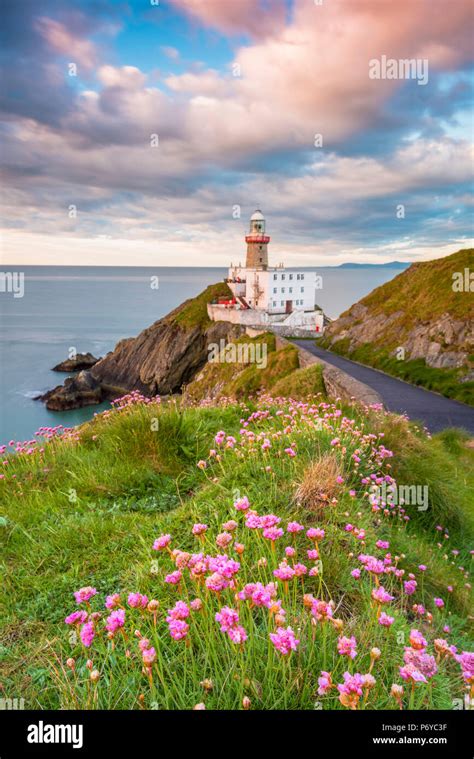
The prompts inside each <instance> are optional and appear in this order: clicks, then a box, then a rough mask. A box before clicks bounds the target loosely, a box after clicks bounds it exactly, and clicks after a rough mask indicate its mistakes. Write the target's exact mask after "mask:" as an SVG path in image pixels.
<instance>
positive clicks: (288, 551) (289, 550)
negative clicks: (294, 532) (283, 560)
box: [285, 546, 296, 559]
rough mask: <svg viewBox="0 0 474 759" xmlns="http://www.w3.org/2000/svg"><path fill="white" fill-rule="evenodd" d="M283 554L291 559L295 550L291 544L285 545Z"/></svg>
mask: <svg viewBox="0 0 474 759" xmlns="http://www.w3.org/2000/svg"><path fill="white" fill-rule="evenodd" d="M285 555H286V556H288V557H289V558H290V559H291V558H292V557H293V556H296V551H295V549H294V548H292V547H291V546H287V547H286V548H285Z"/></svg>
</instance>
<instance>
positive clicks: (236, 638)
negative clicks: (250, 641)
mask: <svg viewBox="0 0 474 759" xmlns="http://www.w3.org/2000/svg"><path fill="white" fill-rule="evenodd" d="M227 634H228V636H229V638H230V639H231V641H232V643H235V644H236V645H240V644H242V643H245V641H246V640H247V637H248V636H247V633H246V631H245V629H244V628H243V627H242V625H237V627H231V628H230V630H228V631H227Z"/></svg>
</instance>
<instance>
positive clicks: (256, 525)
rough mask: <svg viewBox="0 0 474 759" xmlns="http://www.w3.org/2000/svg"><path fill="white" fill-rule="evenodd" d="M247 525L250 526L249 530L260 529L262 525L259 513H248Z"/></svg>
mask: <svg viewBox="0 0 474 759" xmlns="http://www.w3.org/2000/svg"><path fill="white" fill-rule="evenodd" d="M245 526H246V527H248V528H249V530H258V529H260V527H261V526H262V521H261V517H259V516H258V514H255V513H252V514H247V517H246V519H245Z"/></svg>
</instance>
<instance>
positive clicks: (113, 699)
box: [0, 373, 474, 708]
mask: <svg viewBox="0 0 474 759" xmlns="http://www.w3.org/2000/svg"><path fill="white" fill-rule="evenodd" d="M296 377H297V373H295V374H294V375H293V379H292V380H291V381H294V382H295V383H296V384H298V383H297V379H296ZM253 408H255V406H254V404H253V402H250V403H248V404H246V407H242V406H240V405H227V404H225V405H224V406H223V407H209V408H188V409H185V410H183V411H182V412H180V411H179V409H178V408H177V407H176V406H174V405H168V406H166V407H162V408H160V407H158V406H157V405H156V404H148V405H137V406H133V407H130V408H127V409H125V410H123V411H120V412H111V413H110V414H107V415H101V416H98V417H96V418H95V420H94V421H92V422H90V423H87V424H85V425H83V426H82V427H81V428H80V432H79V441H77V442H75V441H74V440H72V441H53V442H52V443H50V444H48V445H47V446H46V449H45V452H44V454H43V455H42V456H41V457H40V456H38V455H33V456H18V457H16V458H15V459H14V460H12V462H11V463H10V464H9V465H8V467H7V469H8V477H7V478H6V479H4V480H2V481H1V482H0V488H1V499H2V514H3V515H4V517H5V519H4V520H3V522H2V527H1V528H0V529H1V539H2V543H3V553H2V555H3V557H4V558H3V562H4V564H3V567H2V576H3V578H4V583H3V588H2V593H3V603H4V609H5V611H4V612H3V613H2V632H1V639H0V644H1V648H0V656H1V665H2V674H1V678H0V682H1V683H2V686H3V689H4V693H5V695H7V696H11V695H18V694H21V695H22V696H23V697H24V698H25V701H26V706H27V708H35V707H38V706H39V707H52V708H57V707H58V706H60V705H61V706H63V707H64V706H74V705H75V704H74V702H71V699H70V695H69V694H68V693H67V692H64V691H61V692H58V689H57V687H56V682H55V679H54V677H52V673H51V662H54V661H55V659H54V653H53V652H56V653H57V652H58V651H59V649H60V646H63V647H64V648H63V650H64V654H63V655H64V656H66V655H69V654H68V650H69V649H68V646H67V631H65V627H64V625H63V624H62V620H63V618H64V616H65V614H66V613H68V612H69V611H71V610H72V609H73V608H74V603H73V601H72V595H71V594H72V591H73V590H76V589H77V588H78V587H80V586H81V585H86V584H92V585H95V586H96V587H97V588H98V590H99V592H100V593H101V595H102V594H104V593H106V592H114V591H118V590H121V589H124V590H125V589H126V590H140V591H141V592H145V593H148V594H149V596H150V597H152V596H154V594H155V593H157V587H158V581H157V579H156V576H155V575H154V574H153V572H152V560H153V559H155V558H156V554H153V552H152V551H150V545H151V543H152V541H153V539H154V538H155V537H156V536H157V535H159V534H161V533H164V532H171V533H172V534H173V535H174V536H177V540H178V542H179V543H180V545H181V546H183V547H188V548H189V547H191V545H192V543H191V540H192V539H191V537H190V525H191V524H192V522H193V521H204V522H207V523H208V524H209V525H211V526H213V527H217V526H218V525H219V524H221V523H222V521H224V520H225V519H228V518H230V517H234V516H235V512H233V511H232V509H231V504H232V501H233V499H234V497H235V492H236V490H239V491H240V492H241V493H245V494H247V495H248V497H249V499H250V501H251V503H252V505H254V506H255V507H256V508H257V509H259V511H261V512H263V513H265V512H270V511H273V512H276V513H278V514H280V515H282V516H283V517H285V516H286V517H292V518H299V519H302V520H304V522H305V524H307V525H309V524H311V523H313V524H323V525H324V526H325V528H326V530H327V533H328V540H327V541H326V544H325V546H324V583H325V588H326V592H327V594H328V595H329V597H332V598H334V599H335V601H336V603H338V604H340V608H339V610H338V614H339V616H343V618H344V619H345V620H346V623H347V624H348V625H349V628H350V633H348V634H354V635H356V636H357V638H358V640H359V641H360V645H361V646H362V651H363V655H364V657H367V650H368V648H367V647H368V646H370V645H374V644H375V645H379V642H380V641H379V640H378V639H377V638H375V639H371V640H370V641H369V640H368V639H367V619H368V615H369V614H370V607H369V605H368V600H367V594H366V592H365V589H364V587H363V586H361V585H360V584H358V583H357V582H356V581H352V579H351V578H350V577H349V570H350V568H351V567H352V566H354V563H355V559H350V558H349V557H348V550H349V548H350V541H349V539H346V537H345V536H344V533H343V532H341V529H340V528H341V526H342V525H343V524H345V522H346V521H351V522H353V523H356V524H357V525H358V526H359V527H363V528H365V529H366V531H367V534H368V539H367V549H368V550H374V548H373V546H374V541H375V540H376V539H377V538H384V539H388V540H390V544H391V550H392V551H393V552H394V553H398V554H405V556H406V558H405V559H404V562H403V566H404V567H405V568H406V569H407V571H410V569H411V570H413V571H416V567H417V565H418V564H419V563H420V562H421V561H423V562H424V563H426V564H428V565H429V572H427V574H426V579H425V585H424V588H423V593H424V594H425V596H424V600H425V602H426V603H427V605H428V606H430V608H431V606H432V605H431V604H430V600H429V599H431V598H432V596H433V595H441V596H443V597H444V598H446V597H447V593H446V585H447V584H452V585H453V587H454V592H453V593H452V594H451V596H450V598H449V614H450V625H451V627H452V630H453V634H452V637H451V638H450V642H454V643H457V644H459V643H460V642H461V641H462V640H464V641H465V638H464V639H463V631H465V630H466V627H467V622H466V615H467V609H468V596H467V591H466V589H465V588H464V587H463V579H462V573H461V574H460V571H459V569H458V565H459V564H464V566H468V563H466V562H467V561H468V554H467V549H468V548H469V542H468V541H469V538H470V536H471V535H472V529H473V515H472V504H470V499H469V493H470V489H471V490H472V487H473V486H474V477H473V473H472V463H473V452H472V450H471V451H469V450H467V449H466V448H465V446H464V444H463V440H462V439H461V438H459V436H458V434H457V433H445V434H444V435H443V436H441V437H437V438H435V439H433V440H428V439H426V438H425V437H422V436H420V435H418V434H414V433H413V432H411V431H410V429H409V428H408V427H407V425H406V423H405V422H403V421H396V420H394V419H393V418H391V417H387V418H385V417H380V416H375V415H374V416H372V417H369V418H366V417H365V416H364V415H363V414H361V413H360V412H358V411H356V410H355V409H353V408H351V409H346V411H348V412H349V414H350V416H352V417H355V418H358V419H359V421H360V422H361V423H364V424H366V426H367V428H368V429H370V430H373V431H378V430H381V429H384V430H385V432H386V437H385V444H386V445H387V446H388V447H391V448H392V449H393V450H394V451H395V456H394V458H393V460H392V462H391V463H392V465H393V471H394V473H395V474H396V475H398V476H399V477H400V478H401V480H400V481H404V482H410V483H412V482H413V483H427V484H429V488H430V498H431V503H430V509H429V510H428V512H427V513H424V514H423V513H419V512H417V511H415V512H414V513H413V515H412V517H413V518H412V521H411V522H410V524H409V525H408V527H407V526H406V525H404V524H403V523H401V522H399V521H393V520H392V521H391V522H390V521H388V522H387V520H382V521H381V523H380V524H378V523H377V520H375V519H374V516H373V514H371V512H370V510H369V509H368V508H367V505H366V502H365V500H364V499H363V498H356V499H354V498H351V497H349V494H348V490H347V489H346V488H344V489H343V490H341V492H340V493H338V497H339V503H338V506H337V508H335V509H327V510H326V511H325V512H324V513H323V514H320V515H319V516H318V515H317V514H316V513H312V512H308V511H307V510H303V509H302V508H301V507H298V506H296V504H295V501H294V495H295V491H296V489H297V486H298V484H299V483H300V482H301V481H302V479H303V478H304V472H305V470H306V468H307V467H308V466H309V465H310V464H311V463H314V462H315V461H318V460H321V459H322V458H323V457H324V456H325V455H326V456H338V461H339V463H338V466H340V467H341V469H342V470H343V471H344V472H345V475H346V476H347V478H348V483H347V486H348V487H349V485H350V482H351V481H353V482H354V483H355V479H354V474H350V471H351V469H350V463H349V456H350V453H351V451H348V453H347V455H345V456H343V457H342V458H340V454H339V453H336V452H335V451H334V450H333V449H332V447H331V443H330V441H331V437H332V434H331V433H330V432H326V431H322V432H318V431H315V430H307V431H306V432H304V433H303V434H301V435H300V436H299V438H298V456H297V458H295V459H292V460H290V459H287V458H285V459H280V460H279V459H278V458H276V459H274V460H273V461H272V465H273V471H272V473H271V474H269V473H268V472H265V470H264V468H263V466H259V465H258V464H256V463H255V461H254V460H252V459H245V458H244V459H241V460H239V458H238V457H237V458H232V459H230V460H228V461H224V463H223V465H222V466H221V467H218V468H217V470H216V475H217V479H216V481H213V480H212V478H211V477H209V476H206V474H207V473H206V472H201V471H200V470H199V469H197V468H196V461H197V460H199V459H201V458H206V456H207V453H208V450H209V447H210V446H212V444H213V436H214V434H215V433H216V432H217V430H219V429H225V430H226V432H227V433H228V434H234V435H235V436H236V437H238V435H239V429H240V427H241V417H242V416H243V415H245V414H248V413H249V411H251V410H252V409H253ZM156 420H158V425H157V424H156ZM276 424H277V422H276V420H275V421H270V420H269V421H267V422H262V423H261V427H260V428H261V429H262V430H267V433H266V434H269V435H271V433H272V431H274V430H275V429H276V427H275V425H276ZM156 428H157V429H156ZM154 430H156V431H154ZM13 473H15V474H16V478H15V479H13V478H12V477H11V475H12V474H13ZM469 504H470V505H469ZM438 523H440V524H442V525H443V526H444V527H445V528H448V529H449V531H450V535H451V537H450V540H449V542H448V541H444V542H445V543H446V548H445V547H444V546H443V548H442V550H441V551H440V550H438V549H437V548H436V536H437V533H436V532H435V530H434V526H435V525H436V524H438ZM448 546H450V547H456V548H459V549H461V556H460V557H459V559H458V560H456V562H451V561H450V560H449V561H447V560H445V559H444V558H443V554H444V552H445V551H447V548H448ZM280 550H281V549H280ZM353 550H355V551H356V552H357V550H358V547H357V546H355V548H354V549H353ZM176 597H177V596H176V594H175V592H172V591H168V594H167V597H164V598H163V599H162V605H163V608H165V609H166V608H169V605H171V604H172V602H173V601H172V599H173V598H176ZM416 600H417V601H418V602H420V601H421V597H420V596H419V595H418V596H417V599H416ZM416 624H417V626H420V623H419V622H417V623H416ZM440 624H441V622H440V621H438V619H435V623H434V629H433V631H431V630H430V631H429V632H430V636H432V635H435V634H438V635H439V633H440ZM410 625H411V626H413V622H411V621H410V620H409V619H407V620H405V621H404V619H403V615H397V625H396V630H397V632H403V631H404V632H405V635H406V634H407V632H408V630H409V627H410ZM394 632H395V631H391V633H390V634H392V635H393V634H394ZM376 634H377V635H379V636H380V640H382V637H383V636H382V631H378V632H377V633H376ZM390 634H389V635H390ZM441 637H444V636H441ZM60 641H62V643H60ZM65 641H66V642H65ZM175 645H176V644H175ZM461 645H462V646H463V647H465V645H466V644H465V642H463V643H461ZM380 646H382V643H380ZM177 650H178V649H177V648H176V647H175V648H170V654H169V656H171V657H175V656H176V657H178V654H176V653H175V652H176V651H177ZM180 650H182V649H180ZM401 651H402V649H401V647H400V646H397V645H395V644H394V643H392V644H390V645H389V649H388V650H387V651H386V653H384V660H383V665H382V672H381V677H383V678H384V679H387V681H388V682H390V681H391V679H392V678H394V679H395V680H396V672H397V668H398V665H399V663H400V661H399V659H400V652H401ZM73 653H74V655H76V654H75V652H73ZM315 656H316V659H315V661H314V672H312V673H311V677H312V678H313V680H312V681H311V683H312V684H311V683H310V684H309V685H308V687H305V689H304V691H302V693H304V696H303V695H301V696H298V697H297V695H295V694H294V693H293V692H292V693H291V696H289V702H288V703H285V706H287V707H288V708H313V707H314V692H315V687H317V685H316V683H315V677H316V675H317V674H318V671H317V670H316V667H319V669H321V668H322V664H323V662H322V661H320V660H319V659H318V658H317V657H318V653H317V651H315ZM170 661H171V664H170V666H171V667H172V671H173V673H178V679H179V677H184V678H185V677H188V682H187V686H186V687H187V693H186V699H187V700H186V701H185V703H181V702H180V703H172V704H171V706H182V707H185V708H190V707H191V706H192V705H193V704H194V703H197V702H198V701H201V700H202V689H201V688H200V686H199V680H200V679H202V677H204V676H212V677H213V679H214V681H215V682H216V683H217V686H218V687H216V688H215V690H214V691H213V693H212V694H210V695H209V697H208V706H209V707H211V708H212V707H214V708H218V707H223V706H228V707H232V708H238V706H239V698H241V692H240V690H239V688H238V687H237V685H235V682H234V681H233V680H232V679H230V680H229V681H228V682H227V679H228V671H229V670H228V667H227V668H226V667H224V672H221V671H220V670H219V668H218V667H214V666H213V665H212V663H210V662H207V664H204V663H203V665H202V669H200V670H199V672H198V674H197V676H196V677H194V678H192V677H191V678H190V679H189V673H188V674H186V673H185V672H183V671H182V670H181V669H180V667H181V666H182V661H181V660H180V659H179V658H176V660H175V659H174V658H172V660H170ZM229 666H230V664H229ZM327 666H328V668H329V666H330V663H329V662H328V663H327ZM331 666H333V665H331ZM255 669H256V671H255V673H254V674H255V678H256V680H255V683H254V685H253V686H252V699H253V701H254V703H255V704H256V705H257V706H258V705H261V706H264V707H265V708H273V707H274V706H275V705H278V704H277V703H276V701H275V695H274V694H275V692H278V691H279V690H280V691H281V688H280V689H279V687H278V686H279V684H278V682H276V683H274V682H273V680H272V679H271V678H272V677H273V675H271V676H270V675H268V674H267V675H265V672H263V671H261V670H260V669H259V664H256V665H255ZM274 669H275V668H274V667H273V669H272V672H273V670H274ZM276 671H277V670H275V672H276ZM362 671H366V670H362ZM265 677H267V678H268V677H270V681H268V682H267V680H266V679H265ZM140 681H141V682H143V681H142V680H141V677H140V675H139V667H138V669H137V675H136V677H134V676H129V675H127V678H125V676H124V679H123V681H121V682H120V683H117V686H116V687H114V688H113V687H111V686H110V687H109V688H108V689H107V688H105V689H104V690H103V691H102V690H101V696H100V699H101V700H100V704H99V705H101V706H103V707H114V706H115V707H117V706H122V707H123V708H134V707H136V706H137V701H136V698H137V694H138V692H140V689H141V688H143V684H142V685H140V684H139V683H140ZM261 681H263V686H264V687H263V692H261V690H260V688H261ZM458 684H459V674H458V672H457V670H456V669H455V668H454V667H453V668H452V669H450V668H448V674H446V675H444V674H443V675H438V676H437V685H436V688H435V689H434V691H433V693H432V698H434V703H435V704H436V705H437V706H439V707H444V708H450V705H451V701H450V699H451V697H452V693H453V692H455V691H456V688H458ZM266 688H267V690H266ZM275 688H276V691H275ZM268 689H271V692H272V700H270V701H269V700H266V693H267V692H268ZM156 698H158V696H156ZM267 698H268V697H267ZM285 698H286V696H285ZM279 705H280V706H283V704H282V703H280V704H279ZM145 706H148V707H149V706H150V703H149V700H148V697H147V700H146V703H145ZM332 706H335V707H336V708H337V706H338V702H336V703H335V704H332ZM378 708H394V704H393V703H389V701H388V700H387V698H386V697H384V696H381V697H380V699H379V702H378Z"/></svg>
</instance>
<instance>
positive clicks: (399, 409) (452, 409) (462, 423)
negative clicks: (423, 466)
mask: <svg viewBox="0 0 474 759" xmlns="http://www.w3.org/2000/svg"><path fill="white" fill-rule="evenodd" d="M292 342H293V343H295V345H299V346H300V347H301V348H306V350H308V351H310V352H311V353H313V354H314V355H315V356H318V357H319V358H322V359H324V361H327V363H328V364H333V366H337V367H338V368H339V369H342V370H343V371H345V372H346V373H347V374H350V375H351V377H354V379H357V380H359V381H360V382H365V384H366V385H369V387H371V388H373V390H376V391H377V392H378V393H380V395H381V396H382V399H383V402H384V404H385V406H386V408H387V409H388V410H389V411H395V412H396V413H397V414H407V415H408V416H409V417H410V419H414V420H419V421H421V422H423V424H424V425H425V426H426V427H427V428H428V429H429V430H430V432H439V431H440V430H444V429H445V428H446V427H464V429H466V430H468V432H470V433H472V434H474V408H473V407H471V406H467V405H465V404H464V403H459V401H453V400H450V399H449V398H445V397H444V396H442V395H438V394H437V393H432V392H430V391H429V390H424V389H423V388H421V387H416V386H415V385H410V384H408V383H407V382H403V381H402V380H399V379H396V377H390V376H389V375H388V374H384V373H383V372H380V371H377V370H376V369H371V368H370V367H368V366H361V364H356V363H355V362H354V361H350V360H349V359H348V358H343V357H342V356H338V355H336V354H335V353H331V352H330V351H327V350H324V348H320V347H319V346H317V345H315V344H314V343H313V342H311V341H310V340H293V341H292Z"/></svg>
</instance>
